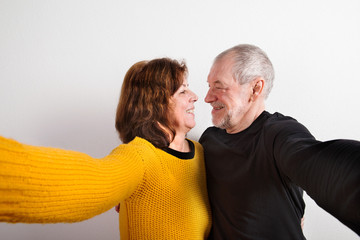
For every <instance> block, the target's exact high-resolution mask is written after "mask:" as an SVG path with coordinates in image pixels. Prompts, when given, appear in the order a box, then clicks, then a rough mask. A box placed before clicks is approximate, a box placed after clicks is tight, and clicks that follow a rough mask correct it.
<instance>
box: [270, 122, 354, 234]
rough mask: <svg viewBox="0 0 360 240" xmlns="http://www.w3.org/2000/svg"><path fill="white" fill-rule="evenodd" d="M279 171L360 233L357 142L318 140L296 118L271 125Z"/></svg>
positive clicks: (325, 208) (321, 205)
mask: <svg viewBox="0 0 360 240" xmlns="http://www.w3.org/2000/svg"><path fill="white" fill-rule="evenodd" d="M273 128H274V129H276V130H274V129H273V132H274V133H276V134H275V138H274V139H275V140H274V157H275V161H276V163H277V164H278V166H279V169H280V171H281V172H282V173H283V174H284V175H285V176H286V177H287V178H289V179H290V181H292V182H294V183H295V184H297V185H298V186H300V187H301V188H303V189H304V190H305V191H306V192H307V194H308V195H309V196H310V197H311V198H312V199H314V200H315V202H316V203H317V204H318V205H319V206H320V207H322V208H323V209H324V210H326V211H327V212H329V213H330V214H332V215H333V216H335V217H336V218H337V219H338V220H340V221H341V222H342V223H344V224H345V225H347V226H348V227H349V228H351V229H352V230H353V231H355V232H356V233H357V234H360V204H359V203H360V142H358V141H352V140H333V141H327V142H320V141H317V140H315V138H314V137H313V136H312V135H311V134H310V132H309V131H308V130H307V129H306V128H305V127H304V126H303V125H301V124H299V123H298V122H296V121H295V120H285V121H282V122H281V125H279V126H276V125H274V126H273Z"/></svg>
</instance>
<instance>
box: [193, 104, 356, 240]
mask: <svg viewBox="0 0 360 240" xmlns="http://www.w3.org/2000/svg"><path fill="white" fill-rule="evenodd" d="M200 143H201V144H202V145H203V147H204V150H205V161H206V171H207V181H208V193H209V198H210V202H211V207H212V214H213V228H212V231H211V236H210V239H217V240H223V239H276V240H281V239H284V240H285V239H286V240H288V239H305V237H304V235H303V233H302V230H301V225H300V221H301V218H302V216H303V214H304V208H305V204H304V201H303V198H302V189H304V190H305V191H306V192H307V194H308V195H309V196H310V197H311V198H313V199H314V200H315V201H316V202H317V204H318V205H319V206H321V207H322V208H323V209H325V210H326V211H327V212H329V213H330V214H332V215H333V216H335V217H336V218H338V219H339V220H340V221H341V222H343V223H344V224H345V225H347V226H348V227H349V228H351V229H352V230H354V231H355V232H356V233H357V234H360V142H358V141H351V140H334V141H327V142H320V141H317V140H316V139H315V138H314V137H313V136H312V135H311V134H310V132H309V131H308V130H307V129H306V128H305V127H304V126H303V125H301V124H300V123H298V122H297V121H296V120H295V119H293V118H291V117H285V116H283V115H281V114H280V113H275V114H270V113H268V112H266V111H265V112H263V113H262V114H261V115H260V116H259V117H258V118H257V119H256V120H255V121H254V122H253V124H252V125H251V126H250V127H249V128H247V129H245V130H244V131H242V132H239V133H236V134H227V133H226V131H225V130H222V129H219V128H215V127H210V128H208V129H207V130H206V131H205V132H204V133H203V135H202V136H201V138H200Z"/></svg>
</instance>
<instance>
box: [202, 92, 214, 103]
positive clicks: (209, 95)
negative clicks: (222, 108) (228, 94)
mask: <svg viewBox="0 0 360 240" xmlns="http://www.w3.org/2000/svg"><path fill="white" fill-rule="evenodd" d="M204 101H205V102H206V103H211V102H214V101H215V96H214V95H213V94H212V93H211V90H210V89H209V91H208V92H207V94H206V96H205V99H204Z"/></svg>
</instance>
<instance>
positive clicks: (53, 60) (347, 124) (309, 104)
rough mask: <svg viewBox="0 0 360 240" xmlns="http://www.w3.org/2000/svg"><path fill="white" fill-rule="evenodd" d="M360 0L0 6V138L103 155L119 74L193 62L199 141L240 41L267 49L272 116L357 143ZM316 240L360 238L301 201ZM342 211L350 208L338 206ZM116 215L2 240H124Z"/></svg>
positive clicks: (24, 0) (54, 1)
mask: <svg viewBox="0 0 360 240" xmlns="http://www.w3.org/2000/svg"><path fill="white" fill-rule="evenodd" d="M359 12H360V1H358V0H343V1H335V0H323V1H322V0H318V1H313V0H301V1H300V0H299V1H288V0H278V1H265V0H264V1H259V0H233V1H230V0H224V1H209V0H208V1H205V0H203V1H192V0H183V1H172V0H152V1H146V0H144V1H136V0H117V1H115V0H113V1H111V0H102V1H96V0H83V1H81V0H61V1H60V0H0V114H1V116H0V135H2V136H5V137H10V138H13V139H16V140H18V141H20V142H23V143H27V144H31V145H41V146H51V147H59V148H64V149H70V150H75V151H81V152H84V153H87V154H89V155H91V156H93V157H99V158H100V157H103V156H105V155H106V154H108V153H109V152H110V151H111V150H112V149H113V148H114V147H116V146H117V145H118V144H120V143H121V142H120V141H119V140H118V137H117V133H116V131H115V127H114V116H115V109H116V105H117V101H118V97H119V92H120V87H121V84H122V78H123V77H124V74H125V72H126V70H127V69H128V68H129V67H130V66H131V65H132V64H133V63H135V62H137V61H140V60H145V59H146V60H148V59H152V58H157V57H171V58H176V59H185V60H186V62H187V64H188V67H189V71H190V75H189V82H190V86H191V88H192V89H193V90H194V91H195V92H196V93H197V94H198V96H199V100H198V102H197V103H196V120H197V126H196V127H195V128H194V129H193V130H192V131H191V132H190V133H189V137H190V138H192V139H195V140H198V138H199V136H200V135H201V133H202V132H203V131H204V130H205V129H206V128H207V127H208V126H210V125H211V114H210V107H209V106H208V105H207V104H205V103H204V101H203V99H204V97H205V94H206V91H207V88H208V86H207V83H206V78H207V74H208V71H209V69H210V66H211V63H212V60H213V58H214V57H215V56H216V55H217V54H218V53H220V52H221V51H223V50H225V49H227V48H229V47H232V46H234V45H236V44H239V43H251V44H255V45H257V46H259V47H261V48H262V49H263V50H265V51H266V52H267V53H268V55H269V57H270V59H271V60H272V62H273V64H274V67H275V71H276V78H275V85H274V88H273V92H272V93H271V95H270V97H269V99H268V101H267V110H268V111H270V112H274V111H279V112H281V113H283V114H285V115H290V116H292V117H294V118H296V119H297V120H298V121H300V122H301V123H303V124H304V125H305V126H306V127H307V128H308V129H309V130H310V131H311V132H312V133H313V135H314V136H315V137H316V138H318V139H319V140H330V139H336V138H347V139H355V140H360V128H359V119H360V113H359V109H360V101H359V99H358V91H359V87H360V83H359V82H360V77H359V74H358V71H359V67H360V44H359V42H360V14H359ZM305 200H306V204H307V208H306V214H305V227H304V233H305V236H306V237H307V238H308V239H311V240H320V239H327V240H338V239H342V240H352V239H358V238H359V237H358V236H357V235H356V234H355V233H354V232H352V231H351V230H349V229H348V228H347V227H345V226H344V225H343V224H341V223H340V222H339V221H338V220H337V219H335V218H334V217H332V216H331V215H329V214H328V213H326V212H325V211H324V210H322V209H321V208H319V207H318V206H317V205H316V204H315V203H314V202H313V201H312V200H311V199H310V198H309V197H307V196H305ZM339 204H342V203H341V202H339ZM118 231H119V230H118V218H117V213H116V212H115V211H114V210H110V211H108V212H107V213H104V214H102V215H99V216H97V217H95V218H93V219H90V220H87V221H84V222H80V223H74V224H48V225H41V224H7V223H0V239H1V240H15V239H16V240H18V239H27V240H35V239H36V240H43V239H51V240H57V239H87V240H92V239H94V240H95V239H102V240H106V239H109V240H110V239H111V240H114V239H119V232H118Z"/></svg>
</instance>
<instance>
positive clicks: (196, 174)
mask: <svg viewBox="0 0 360 240" xmlns="http://www.w3.org/2000/svg"><path fill="white" fill-rule="evenodd" d="M194 144H195V156H194V158H192V159H179V158H177V157H174V156H173V155H170V154H168V153H166V152H165V151H162V150H160V149H157V148H155V147H154V146H153V145H152V144H151V143H149V142H148V141H146V140H144V139H142V138H135V139H134V140H133V141H132V142H130V143H129V144H122V145H120V146H119V147H117V148H115V149H114V150H113V151H112V152H111V153H110V154H109V155H108V156H106V157H104V158H102V159H95V158H92V157H90V156H88V155H86V154H83V153H79V152H74V151H67V150H61V149H56V148H48V147H35V146H30V145H25V144H21V143H18V142H16V141H14V140H9V139H6V138H3V137H0V221H2V222H14V223H15V222H24V223H57V222H76V221H82V220H85V219H88V218H91V217H93V216H95V215H98V214H100V213H103V212H105V211H107V210H109V209H110V208H112V207H114V206H115V205H117V204H118V203H119V202H120V203H121V204H120V214H119V220H120V236H121V240H126V239H137V240H140V239H186V240H189V239H205V238H206V237H207V236H208V233H209V230H210V225H211V218H210V207H209V203H208V198H207V190H206V179H205V167H204V158H203V150H202V147H201V145H200V144H199V143H197V142H194Z"/></svg>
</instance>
